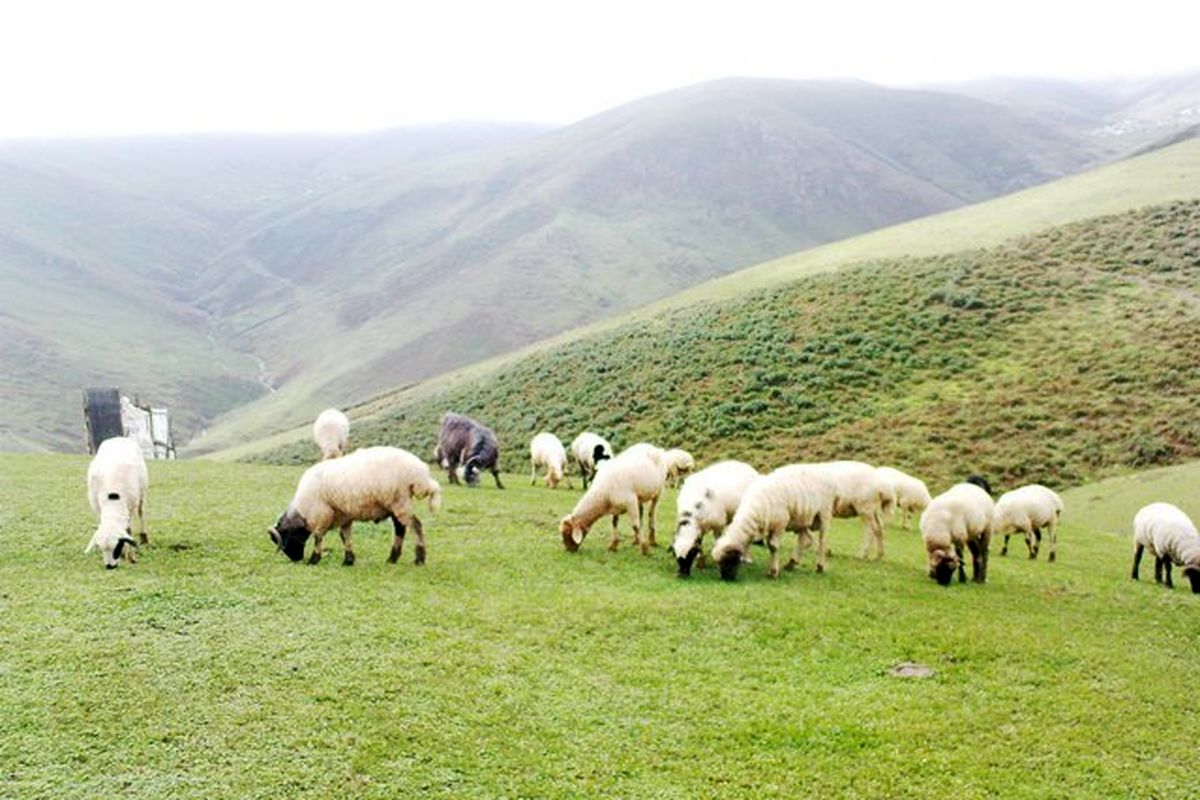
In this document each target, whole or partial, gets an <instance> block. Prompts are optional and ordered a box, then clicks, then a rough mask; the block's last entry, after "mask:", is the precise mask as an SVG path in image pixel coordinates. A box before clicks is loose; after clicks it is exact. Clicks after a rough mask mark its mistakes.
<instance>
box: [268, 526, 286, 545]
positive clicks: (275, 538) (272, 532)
mask: <svg viewBox="0 0 1200 800" xmlns="http://www.w3.org/2000/svg"><path fill="white" fill-rule="evenodd" d="M267 535H268V536H270V537H271V541H272V542H274V543H275V546H276V547H283V541H282V540H281V539H280V537H279V530H278V529H277V528H273V527H272V528H267Z"/></svg>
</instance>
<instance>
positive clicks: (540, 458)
mask: <svg viewBox="0 0 1200 800" xmlns="http://www.w3.org/2000/svg"><path fill="white" fill-rule="evenodd" d="M529 462H530V465H531V466H530V470H529V485H530V486H533V485H534V484H535V483H537V471H538V468H539V467H541V468H542V469H544V470H546V485H547V486H549V487H550V488H551V489H553V488H555V487H557V486H558V484H559V483H560V482H561V481H562V479H563V476H564V475H565V474H566V470H567V451H566V450H565V449H563V443H562V442H561V441H560V440H559V438H558V437H557V436H555V435H554V434H553V433H547V432H546V431H542V432H541V433H539V434H538V435H537V436H535V437H533V441H532V442H530V443H529ZM567 488H568V489H569V488H571V479H570V478H568V479H567Z"/></svg>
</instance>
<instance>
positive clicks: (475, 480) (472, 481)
mask: <svg viewBox="0 0 1200 800" xmlns="http://www.w3.org/2000/svg"><path fill="white" fill-rule="evenodd" d="M462 479H463V480H464V481H466V483H467V486H478V485H479V467H477V466H475V465H474V464H467V465H466V466H465V467H463V474H462Z"/></svg>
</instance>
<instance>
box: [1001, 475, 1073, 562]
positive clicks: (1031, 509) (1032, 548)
mask: <svg viewBox="0 0 1200 800" xmlns="http://www.w3.org/2000/svg"><path fill="white" fill-rule="evenodd" d="M1062 511H1063V501H1062V498H1061V497H1059V496H1058V495H1057V494H1055V493H1054V492H1053V491H1051V490H1050V489H1047V488H1046V487H1045V486H1042V485H1041V484H1037V483H1031V484H1029V485H1028V486H1022V487H1020V488H1019V489H1013V490H1012V491H1011V492H1005V493H1004V494H1002V495H1000V499H999V500H997V501H996V511H995V514H994V516H993V517H992V535H993V536H999V535H1000V534H1004V546H1003V547H1002V548H1000V555H1002V556H1005V555H1008V539H1009V537H1010V536H1012V535H1013V533H1020V534H1022V535H1023V536H1024V537H1025V546H1026V547H1027V548H1029V557H1030V558H1037V555H1038V550H1039V549H1040V548H1041V545H1042V528H1046V529H1047V532H1048V533H1049V534H1050V554H1049V556H1048V560H1050V561H1053V560H1054V559H1055V557H1056V555H1057V553H1056V550H1057V548H1058V519H1059V517H1060V516H1061V515H1062Z"/></svg>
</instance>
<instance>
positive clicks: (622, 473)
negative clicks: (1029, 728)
mask: <svg viewBox="0 0 1200 800" xmlns="http://www.w3.org/2000/svg"><path fill="white" fill-rule="evenodd" d="M312 433H313V442H314V444H315V445H316V447H317V450H318V452H319V460H318V461H316V463H314V464H313V465H312V466H311V467H309V468H308V469H307V470H306V471H305V472H304V474H303V475H302V476H301V478H300V481H299V483H298V485H297V487H296V491H295V494H294V496H293V497H292V499H291V501H290V502H289V503H288V504H287V507H286V508H285V510H284V511H283V512H282V513H281V514H279V516H278V518H277V519H276V521H275V523H274V524H273V525H272V526H270V528H269V529H268V534H269V536H270V541H271V543H272V544H273V545H274V546H275V548H276V549H277V550H278V551H280V552H281V553H283V554H284V555H286V556H287V557H288V558H289V559H291V560H292V561H302V560H304V555H305V551H306V549H307V548H308V543H309V540H310V539H311V541H312V546H311V550H310V551H309V555H308V559H307V561H308V563H309V564H314V565H315V564H317V563H319V562H320V561H321V559H322V557H323V554H324V536H325V534H326V533H327V532H328V531H329V530H331V529H333V528H337V529H338V531H339V534H340V536H341V539H342V544H343V561H342V563H343V564H344V565H346V566H351V565H353V564H354V563H355V560H356V556H355V552H354V546H353V540H352V527H353V524H354V523H355V522H372V523H379V522H390V523H391V526H392V531H393V539H392V547H391V550H390V552H389V555H388V562H389V563H395V562H396V561H398V560H399V558H400V555H401V552H402V549H403V546H404V542H405V540H406V537H407V535H408V534H409V533H411V534H412V537H413V538H414V539H415V543H414V545H413V548H414V559H413V560H414V563H415V564H417V565H420V564H424V563H425V561H426V558H427V553H428V544H427V541H426V538H425V531H424V525H423V524H422V522H421V520H420V519H419V518H418V517H417V515H416V513H415V511H416V507H417V503H418V501H422V500H423V501H426V502H427V504H428V507H429V509H430V510H431V511H437V510H439V509H440V508H441V505H442V489H441V485H440V484H439V483H438V481H436V480H435V479H434V478H433V476H432V472H431V466H434V467H437V466H440V467H441V468H442V469H445V470H446V473H447V478H448V479H449V481H450V482H451V483H463V484H465V485H466V486H467V487H470V488H476V487H478V486H479V475H480V474H481V473H482V472H485V471H486V472H491V473H492V475H493V478H494V481H495V485H496V488H497V489H504V484H503V483H502V481H501V479H500V464H501V461H500V457H501V446H500V441H499V438H498V437H497V436H496V434H495V433H494V432H493V431H492V430H491V429H490V428H488V427H487V426H486V425H483V424H481V423H480V422H477V421H476V420H474V419H471V418H470V417H467V416H464V415H461V414H457V413H454V412H447V413H446V414H445V415H443V417H442V420H441V425H440V429H439V431H438V434H437V446H436V447H435V448H434V450H433V455H434V459H433V463H432V465H431V464H429V463H426V461H424V460H423V459H421V458H419V457H418V456H416V455H414V454H413V453H412V452H410V451H408V450H404V449H402V448H399V447H386V446H375V447H366V448H362V449H359V450H353V451H351V450H350V448H349V436H350V420H349V418H348V417H347V416H346V415H345V414H344V413H342V412H341V411H339V410H338V409H333V408H331V409H326V410H325V411H323V412H321V414H320V415H319V416H318V417H317V419H316V420H315V422H314V423H313V428H312ZM528 453H529V463H530V484H531V485H536V484H537V483H538V482H539V476H540V477H541V480H542V482H544V484H545V486H546V487H547V488H549V489H557V488H558V487H560V486H565V487H566V488H567V489H568V490H570V489H572V488H573V484H572V482H571V479H570V474H571V471H572V467H574V469H575V471H576V472H577V473H578V475H579V478H580V485H581V487H582V490H583V493H582V495H580V496H579V497H578V499H577V500H576V501H575V502H574V503H573V506H572V508H571V510H570V512H569V513H567V514H566V515H565V516H563V517H562V518H561V519H560V520H559V523H558V530H557V533H558V537H557V539H558V540H559V541H560V542H561V546H562V548H563V549H564V550H566V551H567V552H571V553H574V552H578V551H579V550H580V549H581V548H582V547H583V545H584V542H585V540H586V538H587V535H588V533H589V532H590V530H591V528H592V527H593V526H594V525H595V524H596V523H597V522H599V521H600V520H601V519H603V518H605V517H609V518H610V519H611V532H610V535H609V538H608V542H607V549H608V550H610V551H615V550H617V549H619V547H620V544H621V536H620V523H621V518H622V517H625V518H626V519H627V524H628V526H629V528H630V529H631V534H632V536H631V543H632V545H633V546H634V547H635V548H636V549H637V550H638V551H639V552H640V553H642V554H643V555H650V554H651V552H653V550H654V548H656V547H658V545H659V542H658V539H657V509H658V505H659V503H660V501H661V500H662V499H663V494H664V492H665V491H666V489H667V488H668V487H672V488H678V493H677V496H676V508H675V523H674V527H673V537H672V541H671V542H670V543H669V549H668V552H669V554H670V555H671V556H672V557H673V558H674V560H675V563H676V567H677V575H678V576H679V577H681V578H688V577H691V576H692V574H693V570H694V569H700V570H704V569H705V568H706V567H707V566H708V563H709V560H710V559H711V562H712V563H713V564H715V565H716V570H715V572H716V574H717V575H719V577H720V578H721V579H723V580H726V581H732V580H735V579H736V578H737V575H738V573H739V570H740V568H741V566H742V565H743V564H747V563H751V562H753V561H754V559H755V556H754V552H753V549H752V545H763V546H765V548H766V554H767V558H766V570H765V571H766V575H767V576H768V577H770V578H773V579H774V578H779V577H780V575H781V573H782V572H784V571H788V570H793V569H795V568H796V567H797V566H799V565H800V564H801V563H802V562H803V561H804V557H805V554H806V553H807V551H808V550H809V549H814V550H815V555H814V559H815V569H816V571H817V572H818V573H822V572H825V571H827V570H828V569H829V555H830V553H829V547H828V542H827V534H828V532H829V528H830V524H831V522H832V520H833V519H835V518H858V519H859V520H860V521H861V523H862V525H863V543H862V546H861V549H860V551H859V553H858V556H859V558H861V559H872V558H873V559H874V560H881V559H883V557H884V537H885V531H886V529H887V527H888V523H889V522H896V523H898V525H897V527H899V528H900V529H901V530H908V529H910V527H911V524H912V522H911V521H912V520H913V519H914V518H916V519H918V528H919V530H920V536H921V544H922V547H923V550H924V553H925V557H926V561H927V575H928V577H929V578H931V579H933V580H934V581H936V582H937V583H939V584H941V585H943V586H948V585H950V584H952V583H953V582H954V578H955V576H956V575H957V577H958V581H959V582H960V583H963V582H966V580H967V575H966V561H967V555H968V554H969V555H970V561H971V579H972V581H973V582H974V583H977V584H984V583H986V582H987V580H988V561H989V557H990V555H991V549H992V539H993V538H996V537H1001V536H1002V537H1003V545H1002V547H1001V549H1000V553H999V555H1000V556H1005V555H1007V553H1008V543H1009V539H1010V538H1011V537H1012V536H1013V535H1019V536H1021V537H1022V539H1023V540H1024V542H1025V545H1026V549H1027V551H1028V555H1029V558H1030V559H1037V557H1038V555H1039V553H1040V552H1041V548H1042V546H1043V544H1045V545H1046V547H1047V549H1048V552H1047V558H1046V560H1047V561H1048V562H1054V561H1055V560H1056V559H1057V557H1058V526H1059V521H1060V518H1061V516H1062V514H1063V511H1064V505H1063V501H1062V498H1061V497H1059V495H1058V494H1057V493H1055V492H1054V491H1053V490H1052V489H1050V488H1048V487H1046V486H1043V485H1041V484H1037V483H1032V484H1027V485H1024V486H1018V487H1013V488H1012V489H1010V490H1009V491H1006V492H1004V493H1003V494H1001V495H1000V496H999V497H998V498H994V496H993V495H994V492H993V489H992V487H991V485H990V483H989V482H988V480H987V479H986V478H985V477H983V476H981V475H969V476H967V477H966V478H965V479H964V480H963V481H962V482H961V483H958V484H955V485H953V486H950V487H948V488H946V489H945V490H944V491H942V492H941V493H940V494H937V495H936V496H934V495H931V493H930V491H929V489H928V487H927V485H926V483H925V482H924V481H923V480H921V479H920V478H919V477H917V476H914V475H911V474H908V473H906V472H903V471H901V470H899V469H897V468H895V467H893V466H890V465H879V466H875V465H871V464H868V463H865V462H863V461H857V460H842V461H824V462H805V461H796V462H793V463H788V464H781V465H774V466H773V468H771V469H765V470H764V469H760V467H759V466H756V465H752V464H749V463H746V462H742V461H732V460H724V461H717V462H715V463H712V464H709V465H707V466H705V465H703V464H699V465H698V462H697V459H696V458H695V457H694V456H693V455H692V453H690V452H688V451H687V450H684V449H682V448H680V447H677V446H676V447H661V446H659V445H656V444H653V443H650V442H637V443H634V444H632V445H630V446H628V447H626V448H625V449H624V450H615V449H614V448H613V447H612V445H611V444H610V443H609V441H608V440H607V439H605V438H604V437H602V436H600V435H598V434H596V433H594V432H592V431H583V432H581V433H579V434H578V435H577V436H576V437H575V438H574V439H572V440H571V444H570V446H569V447H568V446H564V444H563V440H562V439H560V438H559V437H558V436H557V435H555V434H554V433H553V432H551V431H547V430H543V431H540V432H538V433H537V434H536V435H535V436H533V438H532V440H531V441H530V442H529V446H528ZM698 466H699V469H697V467H698ZM148 488H149V473H148V470H147V468H146V464H145V461H144V460H143V458H142V455H141V452H140V450H139V448H138V445H137V444H136V443H135V442H134V441H133V440H131V439H126V438H123V437H116V438H112V439H109V440H106V441H105V442H103V443H102V444H101V446H100V448H99V449H98V451H97V453H96V455H95V457H94V458H93V459H92V462H91V464H90V465H89V467H88V474H87V497H88V502H89V504H90V506H91V508H92V510H93V512H94V513H95V514H96V515H97V517H98V525H97V528H96V530H95V532H94V533H93V534H92V537H91V539H90V540H89V542H88V544H87V547H86V548H85V550H84V552H90V551H92V550H99V551H100V553H101V556H102V561H103V563H104V566H105V567H106V568H108V569H115V568H116V567H117V566H118V565H119V564H121V563H122V562H126V563H135V562H136V561H137V557H138V553H139V547H144V546H146V545H148V543H149V537H148V534H147V530H146V518H145V506H146V498H147V494H148ZM135 517H136V518H137V521H138V526H139V540H140V541H135V540H134V539H133V527H132V526H133V520H134V518H135ZM897 518H898V519H897ZM787 533H792V534H794V535H795V542H794V546H793V549H792V552H791V555H790V557H789V559H788V561H787V562H786V564H783V565H782V566H781V564H780V553H779V550H780V547H781V546H782V545H783V544H784V537H785V535H786V534H787ZM1043 535H1044V536H1045V542H1043ZM706 536H711V546H710V548H709V549H707V550H706V546H705V541H704V539H705V537H706ZM1133 543H1134V557H1133V568H1132V572H1131V577H1132V578H1133V579H1134V580H1137V579H1138V577H1139V566H1140V562H1141V559H1142V556H1143V554H1144V553H1145V552H1146V551H1149V552H1150V554H1151V555H1152V556H1153V557H1154V561H1155V564H1154V574H1155V580H1156V582H1159V583H1163V584H1165V585H1166V586H1167V587H1168V588H1172V587H1173V585H1174V584H1173V581H1172V578H1171V569H1172V567H1173V566H1178V567H1179V568H1180V573H1181V574H1182V576H1183V577H1184V578H1185V579H1187V581H1188V583H1189V584H1190V586H1191V589H1192V591H1193V592H1194V593H1198V594H1200V532H1198V531H1197V528H1196V526H1195V524H1194V523H1193V522H1192V521H1191V520H1190V519H1189V518H1188V517H1187V515H1186V514H1185V513H1184V512H1183V511H1182V510H1180V509H1179V508H1176V507H1175V506H1173V505H1170V504H1168V503H1162V502H1156V503H1151V504H1149V505H1147V506H1146V507H1144V508H1142V509H1141V510H1139V511H1138V512H1137V514H1136V516H1135V517H1134V520H1133ZM706 556H707V557H706Z"/></svg>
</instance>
